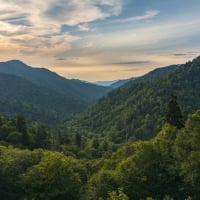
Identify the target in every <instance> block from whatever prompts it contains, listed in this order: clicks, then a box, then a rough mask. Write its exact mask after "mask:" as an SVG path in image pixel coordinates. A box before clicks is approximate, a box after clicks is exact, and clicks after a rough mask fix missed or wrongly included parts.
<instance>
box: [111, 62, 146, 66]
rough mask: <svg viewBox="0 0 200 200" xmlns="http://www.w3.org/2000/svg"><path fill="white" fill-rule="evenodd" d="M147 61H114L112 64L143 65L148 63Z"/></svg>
mask: <svg viewBox="0 0 200 200" xmlns="http://www.w3.org/2000/svg"><path fill="white" fill-rule="evenodd" d="M149 63H150V62H149V61H129V62H115V63H112V64H113V65H143V64H149Z"/></svg>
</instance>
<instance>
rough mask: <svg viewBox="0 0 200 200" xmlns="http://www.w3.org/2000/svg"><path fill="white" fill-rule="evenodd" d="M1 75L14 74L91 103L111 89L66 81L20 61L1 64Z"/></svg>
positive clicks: (77, 81) (74, 80)
mask: <svg viewBox="0 0 200 200" xmlns="http://www.w3.org/2000/svg"><path fill="white" fill-rule="evenodd" d="M0 73H6V74H12V75H15V76H18V77H21V78H23V79H25V80H28V81H31V82H33V83H34V84H37V85H38V86H42V87H46V88H49V89H51V90H55V91H56V92H58V93H61V94H63V95H65V96H66V97H69V98H74V99H77V100H79V101H84V102H85V103H86V104H88V103H91V102H94V101H96V100H97V99H99V98H100V97H102V96H103V95H105V94H106V93H107V92H108V91H110V88H108V87H102V86H97V85H94V84H91V83H86V82H83V81H79V80H76V79H72V80H70V79H66V78H64V77H61V76H59V75H58V74H56V73H54V72H51V71H49V70H48V69H45V68H32V67H30V66H28V65H26V64H24V63H22V62H21V61H19V60H11V61H8V62H0Z"/></svg>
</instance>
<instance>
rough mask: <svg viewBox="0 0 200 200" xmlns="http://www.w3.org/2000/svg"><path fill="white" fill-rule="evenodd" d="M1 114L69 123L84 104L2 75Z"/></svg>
mask: <svg viewBox="0 0 200 200" xmlns="http://www.w3.org/2000/svg"><path fill="white" fill-rule="evenodd" d="M0 94H1V95H0V113H1V114H8V115H18V114H20V115H24V116H25V117H27V118H28V119H29V120H34V121H38V120H40V121H42V122H47V123H57V122H61V121H62V120H66V119H69V118H70V117H72V115H74V114H75V113H77V112H80V111H81V110H83V109H84V108H85V104H83V103H82V102H80V101H77V100H75V99H73V98H69V97H66V96H64V95H62V94H60V93H58V92H56V91H54V90H50V89H48V88H45V87H41V86H37V85H35V84H33V83H32V82H30V81H27V80H24V79H22V78H19V77H17V76H14V75H8V74H3V73H0Z"/></svg>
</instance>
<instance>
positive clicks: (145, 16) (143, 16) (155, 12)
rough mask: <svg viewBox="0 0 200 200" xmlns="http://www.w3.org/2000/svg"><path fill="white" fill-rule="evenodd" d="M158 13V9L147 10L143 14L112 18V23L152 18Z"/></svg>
mask: <svg viewBox="0 0 200 200" xmlns="http://www.w3.org/2000/svg"><path fill="white" fill-rule="evenodd" d="M159 13H160V11H158V10H149V11H147V12H146V13H145V14H144V15H141V16H134V17H129V18H125V19H119V20H114V21H113V22H112V23H126V22H136V21H142V20H146V19H151V18H154V17H156V16H157V15H158V14H159Z"/></svg>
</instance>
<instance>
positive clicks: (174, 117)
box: [165, 94, 184, 129]
mask: <svg viewBox="0 0 200 200" xmlns="http://www.w3.org/2000/svg"><path fill="white" fill-rule="evenodd" d="M165 121H166V122H167V123H169V124H171V125H173V126H175V127H177V128H178V129H180V128H183V127H184V122H183V116H182V113H181V109H180V107H179V105H178V102H177V97H176V96H175V95H173V94H172V95H171V97H170V100H169V103H168V108H167V113H166V117H165Z"/></svg>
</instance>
